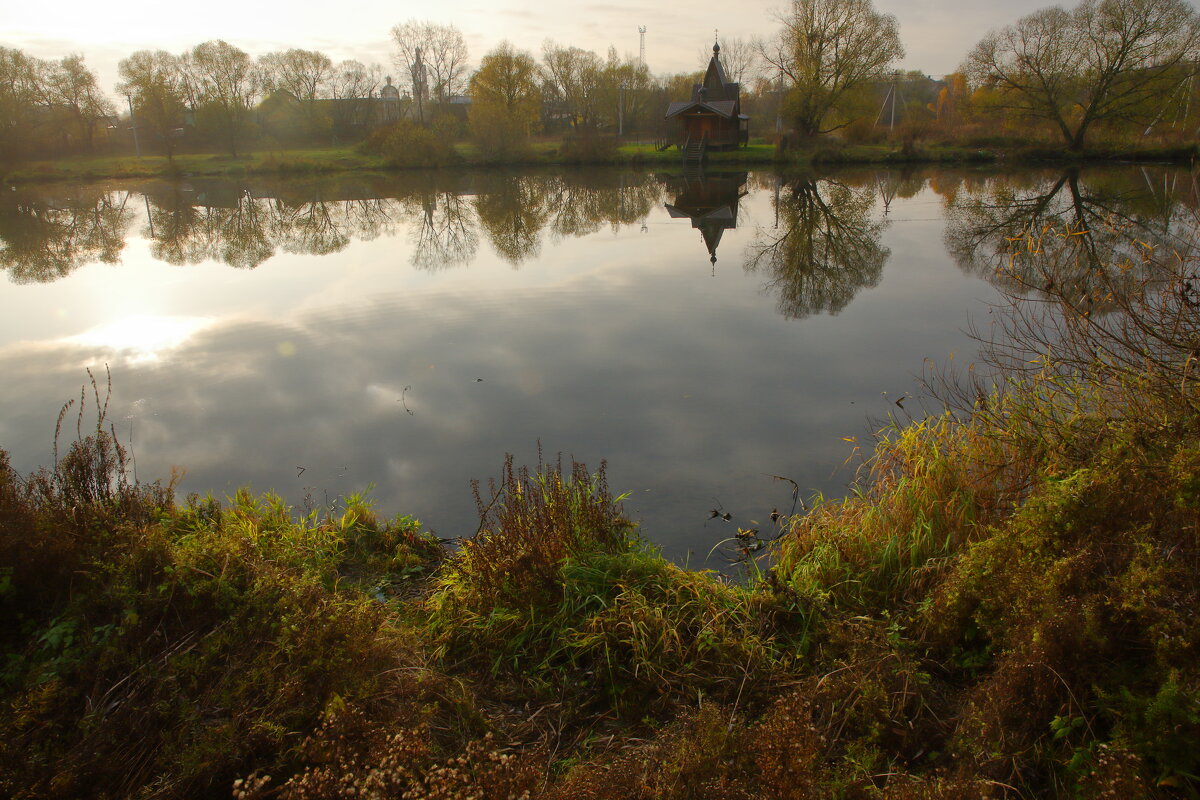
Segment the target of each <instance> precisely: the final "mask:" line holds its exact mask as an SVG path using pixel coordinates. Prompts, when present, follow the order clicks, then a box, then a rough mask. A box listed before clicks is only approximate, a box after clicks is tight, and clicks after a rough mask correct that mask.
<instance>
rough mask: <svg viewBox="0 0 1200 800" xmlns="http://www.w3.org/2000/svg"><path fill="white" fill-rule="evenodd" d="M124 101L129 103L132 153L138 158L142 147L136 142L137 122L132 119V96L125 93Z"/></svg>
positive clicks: (140, 155)
mask: <svg viewBox="0 0 1200 800" xmlns="http://www.w3.org/2000/svg"><path fill="white" fill-rule="evenodd" d="M125 101H126V102H127V103H129V128H130V130H132V131H133V152H134V153H136V154H137V157H138V158H141V157H142V145H141V143H140V142H139V141H138V135H137V120H135V119H134V118H133V95H131V94H129V93H128V92H126V93H125Z"/></svg>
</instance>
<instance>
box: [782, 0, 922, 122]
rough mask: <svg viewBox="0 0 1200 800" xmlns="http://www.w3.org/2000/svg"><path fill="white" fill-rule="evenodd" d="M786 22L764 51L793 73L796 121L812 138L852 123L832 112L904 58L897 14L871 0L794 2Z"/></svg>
mask: <svg viewBox="0 0 1200 800" xmlns="http://www.w3.org/2000/svg"><path fill="white" fill-rule="evenodd" d="M780 21H781V22H782V23H783V30H782V31H781V32H780V34H779V36H778V37H777V38H776V39H775V40H773V41H772V42H768V43H763V44H762V45H760V53H761V55H762V57H763V59H764V60H765V61H766V62H767V63H768V64H770V65H771V66H773V67H775V68H776V69H778V70H779V71H780V72H781V73H782V74H783V75H785V76H786V77H787V79H788V82H789V83H790V84H791V86H792V91H791V97H790V102H789V107H790V109H791V116H792V118H793V122H794V123H795V126H796V129H797V130H798V131H799V132H801V133H802V134H805V135H808V136H816V135H818V134H821V133H829V132H830V131H833V130H836V129H838V128H840V127H842V126H843V125H845V124H847V123H848V122H849V120H847V119H843V120H840V121H836V122H834V121H832V118H833V113H832V112H834V111H835V110H836V109H837V108H838V107H839V104H841V103H842V102H843V101H845V100H846V99H847V98H848V96H849V95H850V94H851V93H852V92H853V91H854V90H855V89H858V88H861V87H862V86H864V85H865V84H867V83H868V82H869V81H871V80H873V79H876V78H878V77H879V76H880V75H882V74H884V73H885V72H887V71H888V70H889V69H890V68H891V67H892V65H893V64H895V62H896V61H898V60H900V59H901V58H903V57H904V47H903V46H902V45H901V44H900V27H899V24H898V23H897V22H896V18H895V17H893V16H892V15H890V14H881V13H879V12H878V11H876V10H875V9H874V8H873V7H872V5H871V0H792V5H791V8H790V9H789V10H788V11H787V12H786V13H785V14H784V15H782V16H781V18H780Z"/></svg>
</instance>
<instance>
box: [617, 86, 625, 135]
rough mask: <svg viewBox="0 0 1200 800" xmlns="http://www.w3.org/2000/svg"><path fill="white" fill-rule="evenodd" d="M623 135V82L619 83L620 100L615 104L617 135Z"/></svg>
mask: <svg viewBox="0 0 1200 800" xmlns="http://www.w3.org/2000/svg"><path fill="white" fill-rule="evenodd" d="M624 135H625V84H623V83H622V84H621V88H620V102H619V103H618V104H617V136H618V137H622V136H624Z"/></svg>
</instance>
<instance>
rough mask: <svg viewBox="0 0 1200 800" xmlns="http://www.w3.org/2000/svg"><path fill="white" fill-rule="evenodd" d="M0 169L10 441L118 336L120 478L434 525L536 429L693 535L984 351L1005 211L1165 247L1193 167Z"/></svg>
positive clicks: (1009, 274)
mask: <svg viewBox="0 0 1200 800" xmlns="http://www.w3.org/2000/svg"><path fill="white" fill-rule="evenodd" d="M0 188H2V191H0V269H2V270H3V271H4V273H5V279H4V280H0V309H3V313H2V314H0V376H3V377H0V447H2V448H4V449H6V450H8V452H9V453H10V455H11V457H12V461H13V465H14V466H15V467H16V468H17V469H19V470H21V471H22V472H27V471H30V470H33V469H35V468H36V467H38V466H40V465H43V464H47V463H49V462H50V461H51V460H52V443H53V436H54V428H55V421H56V418H57V415H58V411H59V409H60V407H61V406H62V404H63V403H64V402H66V401H67V400H70V399H71V398H78V396H79V393H80V386H81V385H82V384H84V383H86V382H87V380H88V378H87V374H86V369H87V368H89V367H90V368H91V369H92V370H93V372H96V373H97V374H98V376H99V378H100V381H101V388H103V382H104V370H105V365H107V366H108V368H109V369H110V370H111V374H112V391H113V395H112V399H111V402H110V404H109V411H108V417H109V421H110V422H113V423H114V424H115V426H116V430H117V432H118V434H119V435H120V436H121V438H122V439H123V440H124V441H125V442H126V443H127V445H129V446H130V448H131V451H132V454H133V456H134V458H135V461H136V469H137V477H138V478H140V479H142V480H147V479H150V480H152V479H156V478H166V477H167V476H168V475H169V473H170V471H171V470H172V468H174V467H179V468H181V469H183V470H185V471H186V472H185V477H184V478H183V479H182V481H181V483H180V490H181V492H191V491H195V492H199V493H201V494H204V493H208V492H212V493H213V494H215V495H217V496H223V495H226V494H230V493H232V492H233V491H234V490H235V489H236V488H238V487H240V486H244V485H245V486H250V487H252V488H253V489H255V490H258V491H266V490H271V491H275V492H277V493H279V494H281V495H283V496H284V497H285V498H287V499H288V500H289V501H290V502H291V503H293V504H294V505H296V506H297V507H303V506H304V505H305V504H306V503H309V504H315V505H317V506H325V507H330V506H334V505H335V504H336V503H338V502H339V498H340V497H341V496H343V495H344V494H345V493H347V492H351V491H356V490H362V489H366V488H367V487H370V486H373V489H372V490H371V494H372V496H373V497H374V499H375V500H376V502H377V505H378V507H379V510H380V511H381V512H383V513H385V514H387V515H393V514H397V513H406V514H411V515H413V516H416V517H418V518H419V519H420V520H422V522H423V523H424V524H425V525H426V526H427V527H428V528H430V529H432V530H434V531H436V532H437V533H438V534H439V535H441V536H445V537H453V536H461V535H469V534H470V533H472V532H474V530H475V528H476V525H477V522H478V520H477V517H476V513H475V507H474V503H473V501H472V496H471V485H470V484H471V480H472V479H481V480H483V481H484V482H486V480H487V479H488V478H489V477H490V476H496V475H498V473H499V471H500V468H501V466H502V464H503V460H504V456H505V454H506V453H513V454H514V455H515V457H516V460H517V462H518V463H534V462H535V461H536V458H537V446H538V443H539V442H540V443H541V447H542V449H543V451H544V452H545V453H546V455H547V456H548V457H549V458H553V457H554V455H555V454H556V453H559V452H561V453H563V454H564V456H566V457H568V458H569V457H572V456H573V457H574V458H576V459H578V460H580V461H583V462H585V463H587V464H589V465H591V466H593V467H594V466H596V465H598V463H599V462H600V461H601V459H607V461H608V473H609V481H610V485H611V486H612V488H613V489H614V490H615V491H619V492H628V493H629V494H630V497H629V499H628V501H627V502H626V510H627V511H628V512H629V513H630V514H631V516H632V517H634V518H635V519H636V520H638V521H639V522H640V524H641V528H642V532H643V535H644V536H646V537H647V538H649V539H651V540H652V541H654V542H657V543H658V544H660V545H661V546H662V548H663V550H664V551H665V552H666V554H667V555H669V556H671V557H673V558H676V559H678V560H680V561H685V560H686V561H687V562H688V563H690V564H692V565H693V566H701V565H704V560H705V556H706V555H707V554H708V552H709V550H710V548H711V547H712V546H713V545H714V544H715V543H717V542H718V541H719V540H721V539H723V538H725V537H726V536H728V535H730V534H731V533H732V532H733V530H734V529H735V526H737V525H739V524H740V525H743V526H747V527H749V526H750V521H751V520H754V521H756V522H757V523H759V525H757V526H758V527H763V528H767V527H769V525H770V523H769V520H768V515H769V514H770V512H771V510H772V508H778V509H779V510H780V511H783V512H786V511H788V510H789V509H790V508H791V506H792V489H791V484H789V483H786V482H783V481H779V480H776V479H775V478H774V477H773V476H776V475H778V476H785V477H787V478H789V479H790V480H792V481H795V482H796V483H797V484H798V485H799V486H800V488H801V490H802V493H803V495H804V496H806V497H807V496H809V495H811V494H812V493H814V492H821V493H824V494H825V495H827V496H837V495H840V494H842V493H844V491H845V487H846V484H847V483H848V482H849V481H850V480H851V478H852V477H853V468H854V466H855V465H856V463H857V460H856V459H855V457H854V450H855V447H856V442H857V443H859V444H862V445H863V446H864V447H867V448H869V440H870V437H871V432H872V431H873V430H874V429H876V428H877V427H879V426H880V425H881V420H885V419H886V417H887V415H889V414H899V415H907V414H913V415H920V414H921V413H922V410H921V409H922V403H921V400H920V397H919V388H918V385H917V381H916V378H917V376H919V374H920V373H921V372H922V370H923V369H924V365H925V364H926V363H935V364H944V363H945V362H946V361H947V359H950V358H951V357H952V356H953V358H954V361H955V362H956V363H958V364H960V365H965V364H966V363H969V362H971V361H972V360H973V359H975V358H976V353H977V345H976V343H975V342H974V340H973V339H972V338H971V337H969V336H968V335H967V334H966V333H965V330H966V329H967V328H968V326H969V325H975V326H978V327H980V328H981V329H983V330H985V331H986V330H987V329H988V326H989V321H990V314H991V312H990V311H989V307H990V304H993V303H995V302H997V301H998V300H1000V298H1001V297H1002V290H1004V289H1006V288H1011V286H1012V282H1013V274H1014V270H1016V271H1019V268H1020V267H1021V265H1022V263H1023V262H1022V258H1024V257H1025V256H1023V255H1021V252H1020V245H1021V242H1020V241H1019V237H1020V235H1021V233H1022V232H1023V231H1025V230H1027V229H1034V230H1041V231H1059V230H1060V229H1062V230H1066V229H1067V228H1068V226H1074V227H1075V230H1076V231H1079V230H1087V234H1086V235H1084V236H1081V237H1077V238H1078V239H1079V240H1080V241H1084V240H1086V245H1087V248H1086V249H1089V250H1090V252H1092V253H1093V257H1094V256H1095V253H1114V252H1116V253H1123V252H1125V251H1124V250H1122V247H1124V245H1122V244H1120V243H1117V242H1116V237H1117V234H1116V233H1114V231H1117V230H1118V229H1119V230H1120V231H1121V232H1122V234H1123V233H1127V232H1128V230H1129V229H1130V228H1132V229H1134V230H1135V232H1136V233H1137V234H1138V237H1139V238H1140V239H1141V241H1143V242H1145V243H1146V246H1154V247H1160V248H1161V247H1170V246H1172V242H1173V240H1174V237H1177V236H1185V235H1186V234H1187V233H1188V232H1189V231H1190V229H1191V227H1193V226H1194V225H1195V214H1194V211H1195V208H1196V197H1197V194H1196V185H1195V182H1194V176H1193V175H1192V173H1190V172H1188V171H1184V170H1179V169H1175V168H1167V167H1160V166H1147V167H1140V166H1135V167H1128V168H1119V169H1103V170H1101V169H1096V170H1085V171H1083V172H1082V173H1068V174H1063V173H1061V172H1058V171H1039V172H1022V173H1017V174H1003V175H1002V174H996V173H991V172H978V171H969V170H916V171H909V172H903V173H901V172H896V171H887V170H883V169H880V170H857V171H851V172H833V173H827V174H820V175H807V176H799V175H793V176H786V175H775V174H771V173H760V172H753V173H749V174H747V173H744V172H741V173H737V172H724V173H717V172H713V171H711V170H710V171H709V172H708V174H707V175H706V176H705V178H704V179H703V180H701V179H698V178H696V177H691V178H685V177H684V176H683V175H682V174H663V173H658V174H652V173H642V172H621V171H616V170H606V171H599V172H592V171H580V172H566V173H554V174H549V173H547V174H528V173H522V174H503V173H486V174H479V173H475V174H422V175H401V176H396V177H388V178H380V179H369V178H363V177H357V176H354V177H342V178H337V179H334V180H289V181H279V180H268V179H263V180H247V181H245V182H240V183H233V182H227V181H210V180H200V179H195V180H184V181H181V182H155V183H132V184H130V183H112V184H99V185H89V186H67V185H54V186H46V187H15V188H13V187H8V186H4V187H0ZM1106 236H1107V237H1109V238H1107V239H1106V238H1105V237H1106ZM1125 238H1128V237H1125ZM1070 241H1072V242H1074V241H1075V239H1071V240H1070ZM1123 241H1124V240H1123ZM1014 242H1016V243H1017V244H1014ZM1139 246H1140V245H1139ZM1027 249H1028V248H1026V250H1027ZM1080 252H1083V250H1080V251H1079V252H1075V254H1074V255H1073V256H1072V258H1074V259H1075V262H1074V263H1076V264H1082V265H1083V266H1080V267H1079V270H1080V274H1085V273H1086V269H1087V268H1088V267H1087V260H1086V258H1082V260H1081V257H1080ZM713 253H715V256H714V255H713ZM714 258H715V260H714ZM998 270H999V271H998ZM997 313H998V312H997ZM89 392H90V389H89ZM905 395H909V396H910V399H907V400H906V399H904V398H905ZM897 400H900V401H901V403H903V408H902V409H901V408H900V407H898V405H897V403H896V401H897ZM74 419H75V418H74V415H73V412H72V416H70V417H68V420H69V422H68V424H67V426H66V427H67V428H69V429H70V434H71V435H73V434H74V427H75V424H74ZM86 424H87V421H86V420H85V425H86ZM850 440H855V441H850ZM847 462H848V463H847ZM714 509H718V510H720V511H722V512H727V513H728V514H729V515H730V516H731V519H730V521H728V522H726V521H724V520H723V519H721V518H716V519H714V518H713V517H712V513H711V512H712V510H714ZM707 565H708V566H717V565H718V564H715V563H713V562H709V563H708V564H707Z"/></svg>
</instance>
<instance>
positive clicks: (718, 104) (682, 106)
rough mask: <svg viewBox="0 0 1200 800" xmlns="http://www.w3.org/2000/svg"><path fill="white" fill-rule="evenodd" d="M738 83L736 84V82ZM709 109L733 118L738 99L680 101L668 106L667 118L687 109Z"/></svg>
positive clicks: (726, 117)
mask: <svg viewBox="0 0 1200 800" xmlns="http://www.w3.org/2000/svg"><path fill="white" fill-rule="evenodd" d="M735 85H736V84H735ZM693 109H694V110H697V111H709V112H712V113H713V114H717V115H719V116H722V117H725V119H733V116H734V113H735V112H736V110H737V101H736V100H710V101H707V102H706V101H703V100H692V101H678V102H674V103H671V104H670V105H668V106H667V114H666V119H670V118H671V117H675V116H678V115H680V114H682V113H684V112H685V111H691V110H693Z"/></svg>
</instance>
